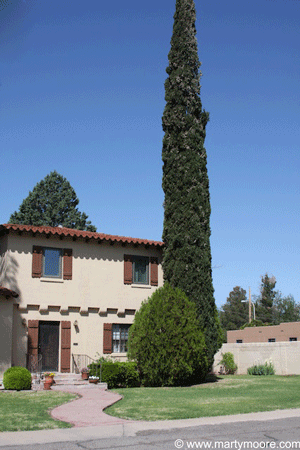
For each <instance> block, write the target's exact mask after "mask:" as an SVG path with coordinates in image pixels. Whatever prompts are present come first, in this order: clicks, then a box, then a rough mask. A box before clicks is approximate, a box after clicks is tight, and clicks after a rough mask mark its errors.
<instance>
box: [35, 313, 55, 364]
mask: <svg viewBox="0 0 300 450" xmlns="http://www.w3.org/2000/svg"><path fill="white" fill-rule="evenodd" d="M39 353H40V354H41V355H42V371H43V372H45V371H47V372H57V371H58V353H59V322H46V321H45V322H44V321H40V322H39Z"/></svg>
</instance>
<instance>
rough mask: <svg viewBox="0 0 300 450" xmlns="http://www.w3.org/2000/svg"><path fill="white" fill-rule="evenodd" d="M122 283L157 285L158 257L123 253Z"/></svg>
mask: <svg viewBox="0 0 300 450" xmlns="http://www.w3.org/2000/svg"><path fill="white" fill-rule="evenodd" d="M124 284H148V285H149V284H150V285H151V286H158V258H157V257H155V256H152V257H150V259H149V258H148V257H147V256H138V255H124Z"/></svg>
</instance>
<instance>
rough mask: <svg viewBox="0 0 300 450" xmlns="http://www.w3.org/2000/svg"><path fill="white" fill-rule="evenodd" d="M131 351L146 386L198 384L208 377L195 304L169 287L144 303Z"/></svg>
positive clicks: (133, 330)
mask: <svg viewBox="0 0 300 450" xmlns="http://www.w3.org/2000/svg"><path fill="white" fill-rule="evenodd" d="M128 347H129V351H128V356H129V358H130V359H132V360H134V361H136V363H137V368H138V371H139V373H140V376H141V380H142V383H143V384H144V385H146V386H184V385H189V384H195V383H199V382H201V381H203V380H204V378H205V376H206V374H207V370H208V359H207V350H206V347H205V341H204V335H203V333H202V331H201V330H200V328H199V323H198V321H197V311H196V306H195V303H194V302H191V301H190V300H188V298H187V296H186V295H185V293H184V292H183V291H181V290H180V289H178V288H176V289H174V288H172V287H171V286H170V285H169V284H168V283H166V284H165V285H164V286H163V287H162V288H159V289H157V290H156V291H155V292H154V293H153V294H152V296H151V297H150V298H148V300H147V301H145V302H143V303H142V306H141V308H140V309H139V311H137V313H136V315H135V318H134V322H133V325H132V326H131V328H130V330H129V340H128Z"/></svg>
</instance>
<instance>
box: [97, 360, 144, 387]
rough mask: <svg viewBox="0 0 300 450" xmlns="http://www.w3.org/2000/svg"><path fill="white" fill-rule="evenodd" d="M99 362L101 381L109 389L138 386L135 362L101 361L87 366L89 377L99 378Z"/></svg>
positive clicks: (138, 380)
mask: <svg viewBox="0 0 300 450" xmlns="http://www.w3.org/2000/svg"><path fill="white" fill-rule="evenodd" d="M100 361H101V365H102V368H101V381H102V382H104V383H107V386H108V388H109V389H113V388H118V387H137V386H140V384H141V383H140V377H139V373H138V371H137V365H136V363H135V362H132V361H124V362H123V361H122V362H120V361H111V360H105V359H102V360H99V361H98V362H97V363H92V364H90V365H89V369H90V375H91V376H97V377H99V376H100Z"/></svg>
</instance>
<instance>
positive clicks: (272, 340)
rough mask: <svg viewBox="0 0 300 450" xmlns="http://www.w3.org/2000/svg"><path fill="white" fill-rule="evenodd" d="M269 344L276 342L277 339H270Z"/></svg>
mask: <svg viewBox="0 0 300 450" xmlns="http://www.w3.org/2000/svg"><path fill="white" fill-rule="evenodd" d="M268 342H276V339H275V338H270V339H268Z"/></svg>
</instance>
